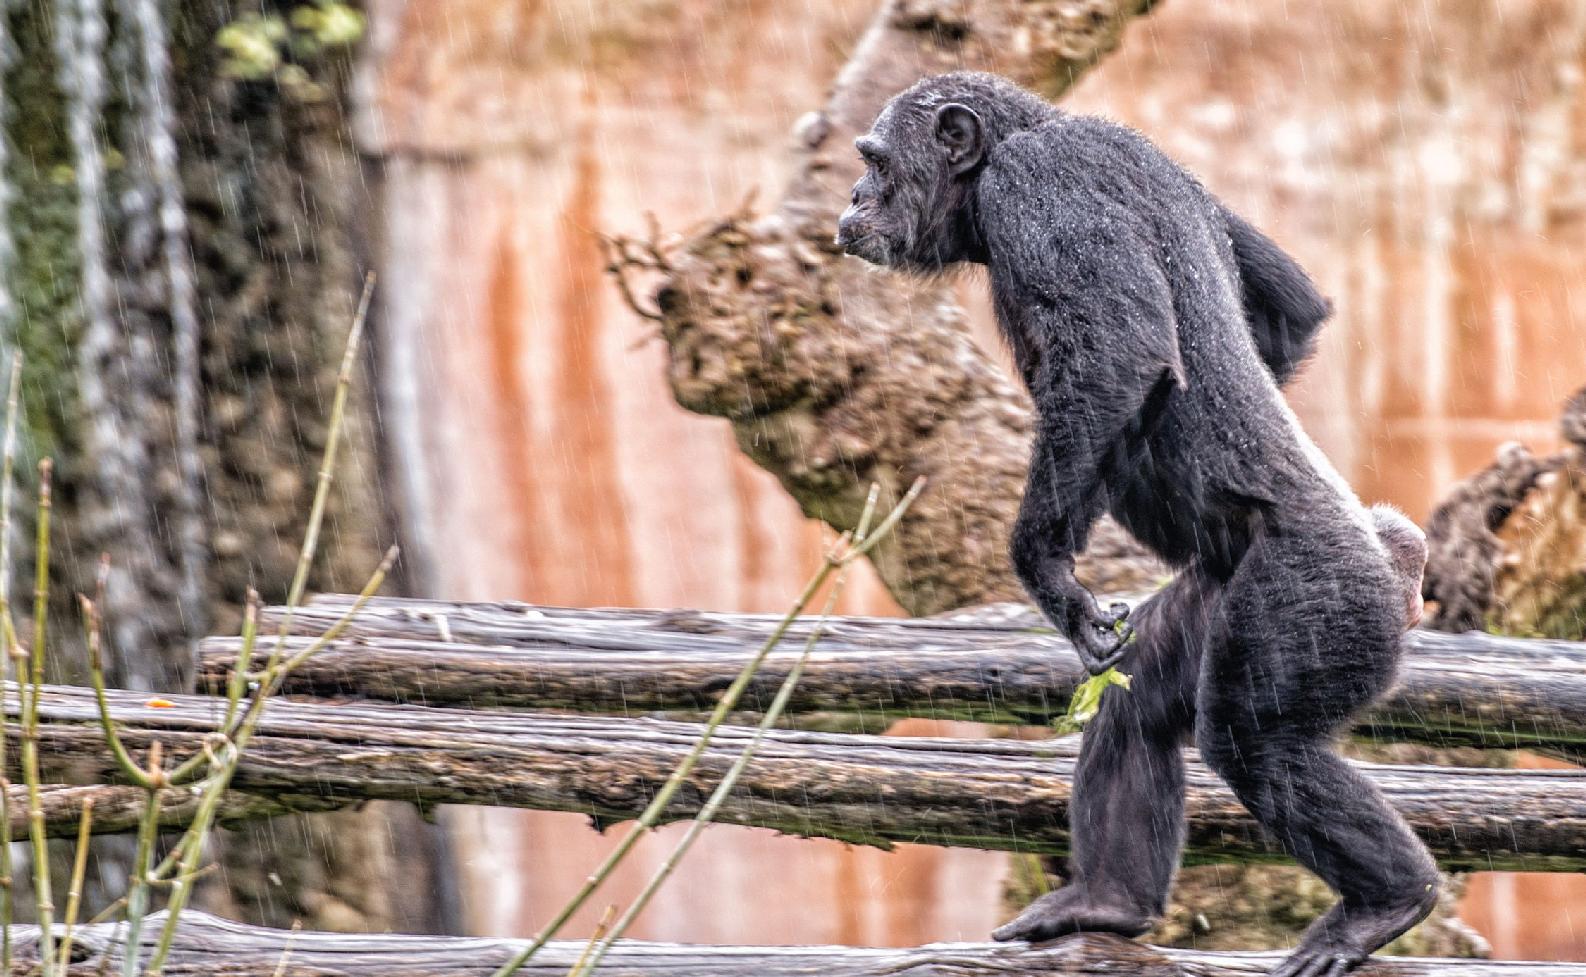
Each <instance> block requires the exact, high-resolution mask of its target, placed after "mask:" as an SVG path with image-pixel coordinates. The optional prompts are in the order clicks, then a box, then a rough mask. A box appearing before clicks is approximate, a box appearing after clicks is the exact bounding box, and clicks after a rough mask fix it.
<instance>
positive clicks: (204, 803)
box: [128, 546, 400, 977]
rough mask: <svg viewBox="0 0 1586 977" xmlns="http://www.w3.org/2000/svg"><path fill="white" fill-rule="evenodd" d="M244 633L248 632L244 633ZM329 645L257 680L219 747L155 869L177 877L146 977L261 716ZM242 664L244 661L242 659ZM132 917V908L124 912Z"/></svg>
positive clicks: (172, 931) (339, 623) (186, 895)
mask: <svg viewBox="0 0 1586 977" xmlns="http://www.w3.org/2000/svg"><path fill="white" fill-rule="evenodd" d="M399 552H400V551H399V550H398V549H397V547H395V546H393V547H391V548H390V549H388V550H387V551H386V555H385V559H383V560H381V561H380V566H379V567H378V568H376V570H375V572H374V573H373V574H371V575H370V577H369V580H368V581H367V582H366V583H365V584H364V587H363V590H361V591H360V592H359V594H358V599H357V600H356V601H354V602H353V604H352V606H351V607H349V608H348V609H347V612H346V613H345V614H343V615H342V616H341V617H340V618H338V619H337V620H336V622H335V623H334V624H332V625H331V627H330V629H329V630H327V631H326V632H325V634H326V635H330V636H334V635H335V634H339V633H340V632H341V631H342V630H343V629H344V628H346V626H347V624H348V623H349V622H351V621H352V619H353V618H354V617H356V616H357V615H358V613H359V612H360V611H362V610H363V608H364V607H365V606H366V605H367V604H368V603H369V600H370V598H372V597H373V596H374V594H375V592H376V591H378V590H379V589H380V585H381V584H382V583H384V581H385V578H386V575H387V574H388V573H390V572H391V566H392V564H393V563H395V562H396V559H397V556H398V555H399ZM245 630H246V627H245ZM329 640H330V639H329V638H328V637H324V636H322V637H321V639H320V640H319V641H316V642H315V643H314V644H312V645H310V646H309V647H308V648H306V649H304V650H303V651H301V652H299V653H297V654H296V655H293V656H292V657H291V658H289V659H287V660H286V661H284V662H278V663H277V664H276V665H274V666H272V667H271V668H270V669H267V670H266V672H265V674H264V675H263V676H262V677H261V678H260V681H259V691H258V693H257V694H256V695H255V696H254V698H253V700H252V701H251V702H250V703H249V704H248V708H247V710H246V711H244V712H243V714H242V716H241V717H240V718H239V719H238V720H237V723H236V728H235V730H233V731H229V734H228V736H227V741H226V743H225V745H224V746H222V747H221V749H220V751H219V753H218V754H217V756H218V757H219V762H218V763H215V764H213V765H212V767H211V769H212V773H211V775H210V777H209V778H208V779H207V780H206V781H204V783H203V786H202V788H201V789H202V796H201V797H200V799H199V802H198V809H197V810H196V811H194V813H193V820H192V823H190V824H189V825H188V827H187V830H186V831H185V832H183V834H182V838H181V841H180V842H178V845H177V848H176V849H175V850H174V851H172V852H171V855H170V856H169V857H167V858H166V860H165V861H164V862H162V863H161V865H160V867H159V868H157V869H155V870H154V872H153V873H152V874H153V877H154V878H160V877H161V876H163V874H164V870H168V869H167V868H166V867H167V866H168V865H170V864H171V863H172V860H173V859H175V874H174V875H173V876H171V879H170V883H171V895H170V899H169V900H168V901H167V903H166V912H165V925H164V927H163V928H162V929H161V931H160V939H159V942H158V943H157V944H156V945H155V948H154V953H153V955H152V956H150V958H149V963H148V966H147V967H146V968H145V969H144V971H143V973H144V977H158V975H159V974H160V973H161V972H162V971H163V970H164V968H165V961H166V958H167V957H168V956H169V955H170V952H171V945H172V943H173V941H174V940H175V938H176V929H177V925H178V923H179V922H180V920H181V915H182V911H183V910H185V909H186V908H187V903H188V900H189V899H190V898H191V896H192V891H193V879H194V878H195V877H196V874H197V868H198V859H199V856H200V855H201V854H202V852H203V847H204V839H205V837H207V836H208V833H209V829H210V825H211V824H212V823H213V821H214V818H215V812H216V811H217V810H218V809H219V806H220V799H221V797H222V796H223V795H224V794H225V792H226V789H227V788H228V787H230V786H231V778H232V777H233V775H235V774H236V772H237V767H238V765H240V763H241V762H242V755H243V751H244V750H246V749H247V746H248V742H249V741H250V740H251V739H252V737H253V733H254V731H255V729H257V727H258V725H259V720H260V718H261V717H262V716H263V715H264V708H265V705H266V704H267V703H268V702H269V700H270V697H271V696H272V695H274V694H275V692H276V691H277V690H278V689H279V688H280V686H281V683H282V681H283V680H284V679H285V678H286V674H287V673H288V672H289V671H290V670H291V669H292V668H293V667H295V666H296V665H297V664H301V663H302V662H303V661H306V660H307V659H308V658H309V657H310V656H311V655H312V654H313V653H314V651H316V650H317V649H319V648H322V647H324V645H325V643H327V642H328V641H329ZM246 645H247V642H246V641H245V642H244V650H243V654H244V655H251V649H249V648H248V647H246ZM243 660H247V659H246V658H245V659H243ZM128 912H129V915H130V908H129V910H128Z"/></svg>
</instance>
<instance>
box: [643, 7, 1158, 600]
mask: <svg viewBox="0 0 1586 977" xmlns="http://www.w3.org/2000/svg"><path fill="white" fill-rule="evenodd" d="M1151 6H1152V3H1151V0H1046V2H1033V3H1016V2H1011V0H977V2H951V0H890V2H887V3H885V4H883V5H882V7H881V10H880V11H879V12H878V14H877V15H876V17H875V19H874V21H872V23H871V24H870V26H869V28H868V29H867V30H866V31H865V33H864V34H863V36H862V37H861V38H860V39H859V41H858V43H857V44H856V45H855V47H854V52H853V56H852V58H851V59H850V60H849V62H848V64H847V65H846V66H845V67H844V68H843V69H842V71H841V72H840V73H839V74H838V77H837V79H836V81H835V83H834V85H833V88H832V92H831V96H830V98H829V99H828V100H827V102H826V104H825V105H824V106H823V107H822V108H821V109H819V110H818V111H815V112H812V113H810V114H808V115H807V116H805V117H804V118H803V119H801V120H800V122H799V124H798V126H797V132H796V138H797V144H796V146H795V149H794V152H795V153H796V155H797V168H796V172H795V175H794V176H793V178H792V180H791V182H790V183H789V185H788V187H787V188H786V190H785V192H784V194H783V196H782V199H781V201H780V203H779V204H778V206H777V207H776V209H775V210H774V211H772V212H771V213H769V214H767V215H765V216H764V217H760V218H753V217H751V216H749V215H748V214H747V213H740V214H737V215H733V216H730V217H727V218H725V219H723V220H721V221H719V222H717V223H715V224H714V225H713V226H710V227H708V228H706V229H705V230H703V231H702V232H701V233H697V234H695V235H693V236H691V237H690V238H688V239H687V240H686V241H682V242H674V243H673V244H671V246H669V247H665V248H663V247H662V246H661V245H660V242H656V241H652V242H648V243H647V244H646V245H644V246H641V247H631V246H630V244H631V242H623V241H619V242H616V247H615V248H614V249H613V261H612V270H613V273H614V274H615V275H616V277H617V279H618V281H619V283H620V284H621V285H622V287H623V288H624V289H628V288H629V285H628V275H629V274H630V273H646V272H648V273H657V272H658V273H659V274H660V277H661V283H660V285H659V287H658V288H657V289H656V291H655V299H656V302H655V309H653V310H650V309H645V310H644V311H646V312H648V313H650V314H651V315H652V317H653V315H654V314H656V313H658V314H659V317H660V333H661V336H662V337H663V339H664V340H665V343H666V347H667V352H668V357H669V359H668V367H667V376H668V379H669V380H670V382H671V385H672V391H673V393H674V395H675V396H676V398H677V401H678V403H679V404H681V405H683V406H684V407H686V408H688V409H689V410H693V411H697V412H699V413H702V414H712V415H716V416H720V417H725V418H727V419H728V420H730V421H731V422H732V426H733V431H734V434H735V435H736V437H737V441H738V444H739V445H740V447H741V448H742V449H743V451H744V452H745V453H746V454H748V455H749V456H750V457H751V458H753V459H754V460H755V462H757V463H758V464H759V465H760V466H761V467H763V468H765V469H766V470H767V471H770V472H771V473H773V474H775V475H776V476H777V477H778V478H779V479H780V480H781V482H782V484H783V486H784V487H785V488H786V489H787V490H788V492H789V493H791V494H792V496H793V497H794V498H795V499H797V500H798V502H799V504H800V505H801V506H802V507H803V508H804V511H805V512H806V513H808V514H810V515H811V516H815V517H817V518H820V519H823V520H825V521H826V522H827V523H829V524H830V525H831V526H832V527H834V528H836V529H838V530H846V529H851V528H852V527H853V525H854V522H855V520H857V518H858V517H859V513H860V510H861V509H862V507H863V504H864V500H865V492H866V489H867V488H868V486H869V484H870V483H871V482H872V481H875V482H878V483H880V484H881V485H883V486H884V487H885V488H886V490H887V491H888V492H889V493H890V494H891V495H892V497H893V498H894V499H895V498H896V496H897V495H898V494H901V491H902V489H903V488H905V487H906V486H908V485H909V484H910V483H911V482H912V481H913V480H914V479H915V478H917V477H919V476H922V475H923V476H926V477H927V478H929V479H930V482H931V489H930V491H928V492H927V493H926V495H925V497H924V498H922V499H921V500H920V502H919V504H918V505H916V506H915V507H914V508H913V509H912V510H911V511H910V512H909V515H908V517H907V518H906V519H905V520H904V523H903V525H902V526H900V527H899V531H898V532H897V533H896V534H894V537H893V538H892V539H889V540H887V541H886V542H885V543H883V545H882V546H881V547H879V548H878V550H877V552H876V553H875V554H874V556H873V562H874V563H875V564H876V567H877V569H878V570H879V571H880V575H881V577H882V579H883V580H884V581H885V583H886V584H887V586H888V588H889V589H890V590H891V591H892V594H893V596H894V597H896V598H897V600H898V602H899V603H901V604H902V605H903V606H904V607H905V608H906V609H907V610H908V611H909V612H911V613H913V614H930V613H936V612H940V611H944V610H948V609H952V608H956V607H963V606H966V605H971V604H980V603H985V602H988V601H994V600H1004V599H1008V598H1013V597H1019V596H1021V595H1022V591H1021V589H1020V587H1019V584H1018V582H1017V580H1016V579H1015V578H1014V576H1013V573H1012V570H1011V568H1010V567H1009V565H1008V561H1007V559H1006V556H1005V553H1006V545H1007V533H1008V529H1009V527H1010V526H1011V525H1012V522H1013V517H1014V514H1015V512H1016V511H1017V508H1018V503H1019V497H1020V494H1021V492H1022V490H1023V485H1024V474H1025V470H1026V467H1027V465H1028V452H1029V439H1030V430H1031V428H1030V408H1029V400H1028V398H1027V397H1026V395H1025V393H1024V391H1023V390H1022V389H1021V388H1019V387H1018V386H1017V385H1016V384H1015V383H1014V382H1013V381H1012V379H1011V378H1010V377H1009V376H1008V375H1007V373H1006V372H1005V371H1004V370H1002V369H1001V368H1000V367H999V366H998V365H997V364H996V363H995V362H994V361H993V360H992V359H991V358H990V357H988V356H987V355H986V354H985V353H984V352H982V351H981V350H980V349H978V348H977V347H976V346H975V344H974V343H973V341H972V340H971V338H970V335H969V333H968V331H967V329H966V327H965V317H964V313H963V311H962V309H960V308H959V306H958V304H957V302H956V301H955V299H954V297H953V291H952V287H951V284H950V283H948V282H943V281H931V282H922V281H919V280H915V279H910V278H907V277H904V276H901V275H894V274H887V273H880V272H876V271H874V270H872V269H870V268H868V267H866V266H864V265H862V264H861V263H860V262H857V261H852V260H849V259H846V258H844V257H843V256H842V255H841V254H840V253H839V252H838V251H837V250H836V249H835V248H834V247H833V246H832V244H831V238H832V234H833V228H834V227H835V225H836V217H837V213H838V211H839V210H840V209H841V207H842V206H843V203H844V201H845V200H846V196H847V190H848V187H849V186H850V185H851V184H852V182H853V180H854V179H855V178H856V177H857V175H858V169H859V166H858V160H857V157H856V155H855V153H854V152H853V149H852V142H853V139H854V138H855V137H856V136H857V135H858V134H859V133H861V132H863V131H864V130H865V129H866V128H868V126H869V125H870V122H871V120H872V119H874V117H875V116H876V114H877V113H878V112H879V111H880V109H881V107H882V105H883V104H885V101H886V99H887V98H889V97H890V96H891V95H892V94H894V93H895V92H897V91H899V90H900V89H902V88H904V87H905V86H907V85H908V84H910V83H912V82H913V81H914V80H915V79H917V78H919V77H920V76H921V75H925V74H931V73H935V72H940V71H947V70H952V69H957V68H976V69H985V70H994V71H999V72H1001V73H1004V74H1007V75H1010V76H1012V77H1014V78H1017V79H1018V80H1020V81H1021V82H1024V83H1025V84H1027V85H1030V86H1032V87H1035V88H1037V89H1040V90H1042V91H1044V92H1046V93H1048V94H1049V95H1052V96H1054V97H1055V96H1057V95H1060V94H1061V93H1062V92H1063V91H1065V90H1066V89H1067V88H1068V87H1069V86H1070V85H1072V84H1073V82H1074V80H1075V79H1076V78H1078V77H1079V76H1080V75H1081V74H1082V73H1083V72H1084V71H1085V70H1086V69H1087V68H1089V67H1090V66H1091V65H1093V64H1095V63H1096V62H1097V61H1098V60H1099V59H1100V58H1102V57H1104V56H1105V55H1106V54H1107V53H1108V52H1110V51H1111V50H1113V48H1115V47H1116V46H1117V44H1118V43H1119V40H1120V39H1121V38H1122V36H1123V32H1124V29H1125V27H1126V26H1127V24H1128V22H1129V21H1130V20H1131V19H1132V18H1134V17H1136V16H1139V15H1140V14H1143V13H1145V12H1146V11H1147V10H1148V9H1150V7H1151ZM658 256H659V257H661V260H658V261H657V260H650V259H652V258H655V257H658ZM1093 540H1094V541H1093V543H1092V547H1091V551H1090V559H1089V560H1088V561H1086V565H1085V566H1084V567H1082V574H1083V575H1085V576H1086V578H1087V582H1088V583H1090V584H1091V585H1092V586H1093V587H1096V588H1098V589H1107V590H1117V589H1121V588H1125V587H1130V586H1138V585H1140V584H1143V583H1145V582H1147V581H1148V580H1149V579H1151V578H1152V577H1153V576H1155V574H1156V573H1157V571H1156V569H1155V565H1154V563H1153V562H1152V561H1151V560H1150V559H1149V558H1147V557H1145V555H1144V554H1143V552H1142V551H1141V550H1140V549H1139V548H1138V547H1137V546H1136V544H1134V543H1133V542H1132V541H1131V540H1129V539H1128V538H1127V537H1126V536H1125V535H1124V534H1123V533H1122V532H1121V531H1120V530H1118V529H1117V527H1115V526H1113V525H1111V524H1110V523H1109V524H1107V525H1106V526H1105V527H1103V528H1101V529H1099V530H1098V531H1097V533H1096V534H1095V536H1094V537H1093Z"/></svg>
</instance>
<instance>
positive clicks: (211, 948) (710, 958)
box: [11, 912, 1586, 977]
mask: <svg viewBox="0 0 1586 977" xmlns="http://www.w3.org/2000/svg"><path fill="white" fill-rule="evenodd" d="M163 917H164V914H163V913H157V914H155V918H156V924H155V925H153V926H150V927H148V928H147V929H146V930H145V933H146V934H147V935H146V936H145V940H146V941H152V940H153V939H155V938H156V936H157V935H158V932H159V925H158V920H159V919H163ZM115 929H116V924H108V923H107V924H101V925H97V926H87V927H81V928H79V929H77V930H76V931H75V932H76V937H75V942H76V943H77V944H78V946H80V947H81V952H80V953H77V954H74V956H78V957H79V958H80V962H78V963H76V964H75V965H74V966H72V968H71V969H70V971H69V973H70V974H71V975H72V977H90V975H96V974H102V973H106V972H110V973H116V972H119V969H120V961H121V959H122V953H123V950H122V947H121V943H120V941H119V940H118V939H117V937H118V934H117V933H116V932H115ZM151 931H152V932H151ZM13 939H15V940H16V950H17V959H16V961H15V963H14V964H13V969H12V971H11V973H12V974H13V975H18V977H21V975H24V974H31V973H33V972H34V971H33V967H34V965H35V962H36V960H37V957H38V952H37V930H35V929H34V928H33V927H16V928H15V929H14V930H13ZM523 945H524V943H523V941H519V940H506V939H490V938H459V937H440V936H397V935H391V934H381V935H363V934H344V933H302V932H299V933H288V932H285V931H282V930H272V929H262V928H259V927H254V926H247V925H244V924H242V923H234V922H231V921H229V920H223V919H219V918H217V917H214V916H208V915H205V914H203V913H198V912H188V913H185V914H184V915H183V918H182V925H181V927H180V928H179V929H178V931H177V938H176V942H175V944H174V947H173V949H172V951H171V956H170V960H169V963H168V964H167V966H166V968H165V973H166V974H169V975H172V977H188V975H191V977H199V975H203V977H211V975H226V977H274V975H277V974H281V973H287V974H290V975H292V977H388V975H389V977H443V975H444V977H472V975H477V977H487V975H489V974H491V973H493V972H494V971H495V969H496V968H497V967H499V966H500V965H501V964H502V963H503V962H505V961H506V959H507V958H508V957H509V956H510V955H511V954H512V953H514V952H515V951H517V950H518V949H520V948H521V947H522V946H523ZM584 947H585V943H584V942H583V941H581V940H579V941H557V942H553V943H550V944H547V945H546V946H545V948H544V949H542V950H541V951H540V952H539V953H538V954H536V956H535V957H534V959H533V960H531V961H530V962H529V963H528V964H527V965H525V966H524V967H523V969H522V970H521V971H519V972H520V973H521V974H523V975H524V977H560V975H562V974H565V973H567V972H568V970H570V969H571V968H572V966H573V964H574V962H575V961H576V960H577V959H578V956H579V954H580V953H582V952H583V950H584ZM1281 956H1282V954H1281V953H1277V952H1270V953H1213V952H1207V951H1198V950H1178V949H1166V948H1161V947H1153V946H1147V945H1145V944H1143V943H1136V942H1133V941H1131V940H1125V939H1121V938H1119V937H1116V936H1106V935H1095V934H1092V935H1086V936H1079V937H1070V938H1068V939H1064V940H1058V941H1056V942H1054V943H1049V944H1046V945H1043V946H1040V947H1030V946H1026V945H1024V944H1014V945H1011V946H1010V945H1005V944H995V943H938V944H931V945H929V946H921V947H908V948H902V949H886V948H875V947H837V946H766V947H757V946H690V945H683V944H673V943H644V942H637V941H626V942H623V943H621V944H619V945H617V946H616V947H615V948H614V949H613V950H612V952H611V955H610V956H608V957H607V958H606V960H605V962H604V963H603V964H602V965H601V968H600V972H601V973H602V974H607V975H610V977H680V975H688V977H740V975H741V977H808V975H811V974H821V975H826V977H895V975H899V974H909V975H914V977H994V975H998V974H1002V975H1007V974H1026V975H1031V977H1035V975H1050V977H1103V975H1113V974H1122V973H1128V974H1135V975H1138V977H1258V975H1261V974H1265V973H1266V972H1267V971H1268V970H1270V969H1271V968H1272V966H1273V965H1274V964H1275V963H1276V962H1277V961H1278V960H1279V959H1280V958H1281ZM283 957H285V958H286V961H287V965H286V966H285V967H284V968H283V967H282V966H281V962H282V958H283ZM1356 974H1357V975H1358V977H1586V964H1582V963H1540V962H1528V961H1492V960H1433V959H1414V958H1406V957H1378V958H1375V959H1374V960H1372V961H1370V962H1369V963H1367V964H1366V965H1365V966H1364V967H1362V968H1361V969H1360V970H1358V971H1356Z"/></svg>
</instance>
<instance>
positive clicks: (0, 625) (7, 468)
mask: <svg viewBox="0 0 1586 977" xmlns="http://www.w3.org/2000/svg"><path fill="white" fill-rule="evenodd" d="M21 389H22V354H21V353H20V352H17V353H15V354H13V355H12V357H11V382H10V385H9V386H8V387H7V391H6V430H5V457H4V461H3V462H0V973H4V974H9V973H11V918H12V917H13V916H14V915H16V908H15V903H14V901H13V896H12V890H13V887H14V885H15V881H14V879H13V877H12V871H13V868H12V865H11V778H10V777H9V776H7V775H6V770H7V769H9V768H8V767H7V765H6V764H7V760H8V759H9V757H8V756H7V746H8V744H7V742H6V726H5V719H4V717H5V689H6V686H5V683H6V681H7V680H8V679H10V677H11V658H12V656H11V653H12V649H13V648H15V647H16V630H15V628H14V626H13V624H12V621H11V499H12V494H13V490H14V485H13V482H14V481H15V477H14V476H15V473H16V448H17V415H18V414H19V413H20V404H21ZM19 677H20V676H19Z"/></svg>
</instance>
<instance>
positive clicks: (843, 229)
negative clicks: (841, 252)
mask: <svg viewBox="0 0 1586 977" xmlns="http://www.w3.org/2000/svg"><path fill="white" fill-rule="evenodd" d="M857 212H858V207H857V205H852V206H849V208H848V209H847V210H845V211H843V213H842V216H841V217H839V218H837V239H836V244H837V246H838V247H839V248H844V249H846V248H847V247H848V245H850V244H852V243H853V240H854V217H855V215H856V214H857Z"/></svg>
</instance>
